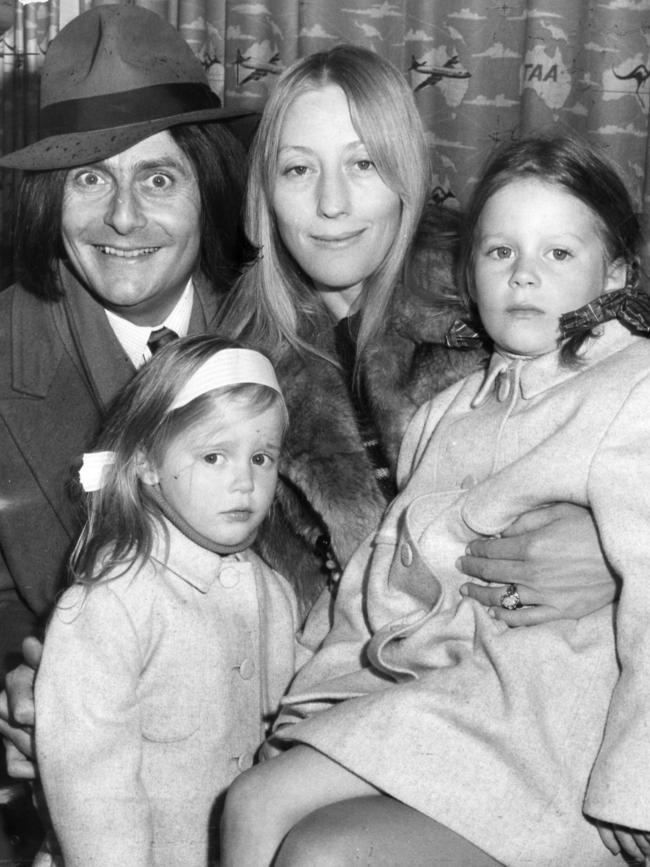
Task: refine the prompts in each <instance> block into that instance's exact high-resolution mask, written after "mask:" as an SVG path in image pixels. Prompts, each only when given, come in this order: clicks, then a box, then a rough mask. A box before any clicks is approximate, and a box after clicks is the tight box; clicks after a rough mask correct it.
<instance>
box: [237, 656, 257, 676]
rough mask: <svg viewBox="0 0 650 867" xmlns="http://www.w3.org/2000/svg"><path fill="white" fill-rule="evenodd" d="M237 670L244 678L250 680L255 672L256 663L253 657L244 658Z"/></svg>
mask: <svg viewBox="0 0 650 867" xmlns="http://www.w3.org/2000/svg"><path fill="white" fill-rule="evenodd" d="M237 670H238V671H239V676H240V677H241V679H242V680H250V679H251V677H252V676H253V675H254V674H255V663H254V662H253V660H252V659H244V660H242V661H241V662H240V664H239V665H238V666H237Z"/></svg>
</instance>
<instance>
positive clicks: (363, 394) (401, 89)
mask: <svg viewBox="0 0 650 867" xmlns="http://www.w3.org/2000/svg"><path fill="white" fill-rule="evenodd" d="M395 129H399V130H400V132H401V134H400V135H398V136H396V135H394V130H395ZM429 186H430V185H429V163H428V157H427V148H426V142H425V139H424V133H423V129H422V125H421V122H420V119H419V116H418V113H417V109H416V107H415V104H414V102H413V98H412V96H411V93H410V90H409V88H408V86H407V84H406V81H405V80H404V78H403V76H402V75H401V74H400V73H399V72H398V71H397V70H396V69H394V68H393V67H392V66H391V65H390V64H388V63H387V62H386V61H384V60H382V59H381V58H380V57H378V56H377V55H375V54H373V53H372V52H369V51H366V50H364V49H361V48H357V47H353V46H338V47H337V48H335V49H333V50H332V51H330V52H327V53H321V54H314V55H311V56H310V57H307V58H305V59H303V60H301V61H299V62H298V63H297V64H295V65H294V66H293V67H292V68H291V69H290V70H289V71H288V72H287V73H286V74H285V75H284V76H282V78H281V79H280V80H279V81H278V84H277V87H276V88H275V90H274V91H273V93H272V95H271V97H270V99H269V102H268V105H267V107H266V110H265V112H264V115H263V117H262V120H261V124H260V127H259V129H258V132H257V136H256V139H255V142H254V144H253V148H252V154H251V165H250V175H249V188H248V204H247V209H246V229H247V233H248V235H249V237H250V238H251V240H252V241H253V242H254V243H255V244H256V245H257V246H258V248H259V250H260V255H259V258H258V260H257V261H256V262H255V264H254V265H253V267H252V268H251V269H250V270H249V271H248V272H247V274H245V276H244V277H243V278H242V280H241V281H240V283H239V285H238V287H237V288H236V290H235V291H234V293H233V294H232V295H231V297H230V298H229V300H228V301H227V303H226V307H225V309H224V314H223V318H222V320H221V323H220V328H221V329H222V330H223V331H224V333H226V334H230V335H233V336H235V337H245V338H246V339H248V340H252V341H253V342H255V343H257V344H259V345H261V346H262V348H264V349H265V350H266V351H267V352H268V353H270V354H271V357H272V358H273V361H274V363H275V364H276V367H277V370H278V374H279V377H280V380H281V382H282V387H283V390H284V391H285V394H286V397H287V401H288V403H289V406H290V408H291V410H292V412H291V430H290V433H289V438H288V442H287V458H286V460H285V462H284V465H283V467H282V473H281V481H280V488H279V493H278V499H277V503H276V511H275V515H274V521H273V532H272V533H268V534H266V535H265V537H264V539H263V541H262V546H261V549H262V553H263V554H264V555H265V556H266V557H267V558H268V559H269V560H270V561H271V562H275V563H277V562H281V563H282V562H287V563H288V564H291V567H290V574H291V575H292V581H294V582H296V583H297V586H298V587H299V588H300V591H301V595H302V599H303V601H304V602H306V603H309V602H311V601H312V600H313V598H314V596H315V595H316V594H317V593H318V591H319V590H320V589H321V588H322V585H323V583H324V581H325V579H326V577H328V575H329V578H330V580H332V579H335V578H336V576H337V575H338V573H339V571H340V569H341V567H342V566H344V565H345V563H346V562H347V561H348V559H349V557H350V555H351V554H352V552H353V551H354V549H355V548H356V547H357V545H358V544H359V543H360V542H361V540H362V539H363V538H364V537H365V536H366V535H367V534H368V533H369V532H371V531H372V530H373V529H374V528H375V527H376V525H377V523H378V522H379V519H380V517H381V515H382V513H383V510H384V507H385V505H386V502H387V501H388V500H389V499H390V498H391V497H392V496H393V494H394V492H395V491H394V472H395V461H396V457H397V451H398V447H399V442H400V439H401V437H402V434H403V432H404V429H405V427H406V424H407V422H408V421H409V419H410V417H411V415H412V414H413V412H414V411H415V410H416V409H417V407H418V406H419V405H420V404H421V403H422V402H423V401H424V400H426V399H427V398H429V397H431V396H432V395H433V394H435V393H436V392H437V391H439V390H440V389H441V388H443V387H444V386H446V385H447V384H449V383H450V382H452V381H455V380H456V379H458V378H459V377H460V376H462V375H463V374H465V373H467V372H469V371H470V370H471V369H472V368H474V367H475V366H476V365H478V364H479V363H480V362H481V361H482V358H483V353H482V352H480V351H478V352H477V351H475V352H470V353H461V352H459V351H454V350H449V349H447V348H446V347H445V345H444V334H445V331H446V330H447V327H448V326H449V325H450V323H451V322H452V321H453V320H454V319H455V318H456V317H457V316H458V315H459V314H460V313H461V312H462V308H461V304H460V303H459V300H458V298H457V296H456V293H455V291H454V288H453V275H452V270H453V260H454V253H455V238H456V231H455V230H456V218H455V216H454V215H453V214H452V213H450V212H448V211H442V210H441V209H439V208H437V207H436V206H435V205H433V206H429V207H427V213H426V216H425V218H424V219H423V218H422V214H423V211H424V209H425V206H426V204H427V203H426V197H427V191H428V189H429ZM412 246H413V249H414V259H415V262H418V261H419V259H420V258H421V257H423V256H426V257H427V258H428V259H430V260H431V261H430V263H429V264H430V270H429V273H428V274H427V275H426V279H427V282H426V283H425V284H424V285H423V286H422V289H423V291H422V293H421V294H418V293H417V291H410V292H408V293H407V287H406V284H405V281H404V270H405V269H404V263H405V260H406V257H407V253H408V252H409V249H410V248H411V247H412ZM411 274H412V275H413V276H414V277H415V278H416V280H415V282H416V283H423V282H424V281H421V280H419V279H417V278H419V276H420V275H419V274H417V273H416V268H412V269H411ZM315 577H316V579H317V580H316V582H315V580H314V579H315Z"/></svg>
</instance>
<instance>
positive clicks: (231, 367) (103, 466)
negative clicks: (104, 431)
mask: <svg viewBox="0 0 650 867" xmlns="http://www.w3.org/2000/svg"><path fill="white" fill-rule="evenodd" d="M248 383H251V384H253V385H266V386H268V387H269V388H272V389H273V390H274V391H277V392H278V394H279V395H280V397H282V391H281V390H280V386H279V384H278V380H277V377H276V375H275V370H274V369H273V365H272V364H271V362H270V361H269V360H268V358H266V356H264V355H262V354H261V353H260V352H256V351H255V350H254V349H221V350H220V351H219V352H216V353H215V354H214V355H211V356H210V358H208V360H207V361H204V362H203V364H202V365H201V366H200V367H199V368H198V369H197V370H196V371H195V372H194V373H193V374H192V376H191V377H190V378H189V380H188V381H187V382H186V383H185V385H184V386H183V388H181V390H180V391H179V393H178V394H177V395H176V398H175V399H174V401H173V403H172V405H171V406H170V407H169V409H168V410H167V412H171V411H172V410H174V409H180V407H182V406H187V404H188V403H190V401H192V400H194V398H195V397H199V396H200V395H202V394H205V393H206V392H208V391H212V390H213V389H215V388H223V387H224V386H228V385H246V384H248ZM283 400H284V398H283ZM114 463H115V452H86V453H85V454H84V456H83V461H82V464H81V469H80V470H79V481H80V482H81V486H82V488H83V489H84V491H85V492H86V493H87V494H88V493H90V492H91V491H99V490H100V489H101V488H102V487H103V485H104V482H105V481H106V471H107V470H108V468H109V467H110V466H112V465H113V464H114Z"/></svg>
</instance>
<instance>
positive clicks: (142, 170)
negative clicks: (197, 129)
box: [62, 131, 201, 325]
mask: <svg viewBox="0 0 650 867" xmlns="http://www.w3.org/2000/svg"><path fill="white" fill-rule="evenodd" d="M200 223H201V199H200V194H199V187H198V183H197V179H196V176H195V173H194V168H193V166H192V164H191V162H190V161H189V159H188V158H187V157H186V156H185V154H184V153H183V151H182V150H181V149H180V148H179V147H178V145H177V144H176V142H175V141H174V140H173V138H172V137H171V135H170V134H169V132H167V131H165V132H160V133H157V134H156V135H153V136H150V137H149V138H147V139H144V141H141V142H138V144H136V145H134V146H133V147H131V148H129V149H128V150H125V151H122V153H120V154H117V155H116V156H112V157H109V158H108V159H106V160H102V161H101V162H98V163H93V164H92V165H86V166H79V167H77V168H74V169H70V170H69V171H68V173H67V175H66V179H65V187H64V192H63V211H62V235H63V244H64V246H65V250H66V253H67V255H68V259H69V262H70V265H71V267H72V269H73V271H74V272H75V274H76V276H77V277H78V278H79V279H80V280H81V281H82V283H83V284H84V285H85V286H86V288H87V289H88V290H89V291H90V292H91V293H92V294H93V295H94V296H95V297H96V298H97V300H98V301H100V302H101V303H102V304H103V305H104V306H105V307H107V308H108V309H110V310H112V311H114V312H115V313H117V314H118V315H119V316H122V317H124V319H128V320H129V321H131V322H134V323H136V324H138V325H159V324H160V323H161V322H163V320H164V319H165V318H166V317H167V315H168V314H169V313H170V312H171V310H172V309H173V307H174V305H175V304H176V302H177V301H178V299H179V297H180V295H181V294H182V292H183V289H184V288H185V286H186V285H187V281H188V280H189V279H190V277H191V276H192V272H193V271H194V270H195V268H196V265H197V262H198V258H199V247H200Z"/></svg>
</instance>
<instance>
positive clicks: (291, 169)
mask: <svg viewBox="0 0 650 867" xmlns="http://www.w3.org/2000/svg"><path fill="white" fill-rule="evenodd" d="M308 171H309V168H308V167H307V166H302V165H300V166H287V168H286V169H284V170H283V172H282V174H283V175H288V176H289V177H294V178H302V177H304V176H305V175H306V174H307V172H308Z"/></svg>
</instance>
